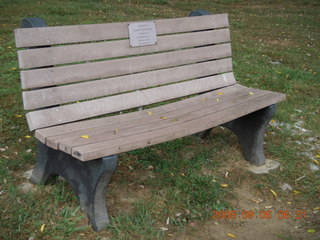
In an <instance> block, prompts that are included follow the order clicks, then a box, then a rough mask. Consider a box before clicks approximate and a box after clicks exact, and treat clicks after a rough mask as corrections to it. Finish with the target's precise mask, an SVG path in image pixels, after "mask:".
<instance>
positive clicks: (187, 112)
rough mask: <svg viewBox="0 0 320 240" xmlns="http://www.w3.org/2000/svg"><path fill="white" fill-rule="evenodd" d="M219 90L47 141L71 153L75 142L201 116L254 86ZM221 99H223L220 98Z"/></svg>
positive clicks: (119, 135)
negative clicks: (181, 102) (84, 137)
mask: <svg viewBox="0 0 320 240" xmlns="http://www.w3.org/2000/svg"><path fill="white" fill-rule="evenodd" d="M251 91H255V92H257V95H263V94H266V92H262V91H257V90H253V89H251ZM217 92H218V91H215V92H210V94H207V95H206V97H204V96H203V98H200V99H197V101H194V102H192V104H188V105H185V106H184V107H181V106H179V105H178V106H177V108H168V109H167V110H166V111H157V110H155V109H150V110H148V111H147V112H145V114H144V115H142V116H140V118H137V119H132V117H131V114H125V115H124V116H127V118H125V119H123V121H122V122H116V123H114V124H106V125H100V126H99V127H95V128H93V127H90V128H89V129H84V130H80V131H74V132H72V133H68V134H61V135H57V136H53V137H49V138H47V140H46V144H47V145H48V146H50V147H52V148H55V149H57V148H58V147H59V146H58V145H60V146H62V147H61V149H63V151H65V152H67V153H69V154H71V149H72V147H75V146H80V145H83V144H91V143H95V142H99V141H106V140H107V139H115V138H119V137H123V136H130V135H133V134H137V133H139V134H140V133H141V132H143V131H150V130H152V129H154V128H158V127H162V128H163V127H165V126H166V125H172V124H178V123H179V122H180V121H182V122H183V121H186V120H188V119H190V118H194V117H195V116H201V115H204V114H208V113H209V112H212V111H218V110H219V108H221V107H226V104H229V105H230V104H231V102H232V101H240V99H247V98H248V94H249V92H250V89H248V88H245V89H242V90H238V91H236V92H232V94H228V91H224V89H222V90H221V91H220V90H219V94H220V95H217ZM217 99H218V100H219V101H217ZM148 112H149V113H150V112H151V113H152V114H151V115H149V114H148ZM161 117H162V118H163V117H165V118H167V119H168V120H167V119H161ZM163 120H167V121H163ZM116 129H117V130H116ZM115 131H116V132H115ZM82 135H88V136H90V138H89V139H83V138H81V137H80V136H82ZM59 149H60V148H59Z"/></svg>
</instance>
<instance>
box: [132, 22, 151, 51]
mask: <svg viewBox="0 0 320 240" xmlns="http://www.w3.org/2000/svg"><path fill="white" fill-rule="evenodd" d="M129 39H130V46H131V47H140V46H147V45H154V44H156V43H157V32H156V25H155V22H153V21H150V22H137V23H129Z"/></svg>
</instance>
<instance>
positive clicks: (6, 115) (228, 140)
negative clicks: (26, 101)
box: [0, 0, 320, 239]
mask: <svg viewBox="0 0 320 240" xmlns="http://www.w3.org/2000/svg"><path fill="white" fill-rule="evenodd" d="M194 9H207V10H209V11H211V12H212V13H225V12H227V13H229V18H230V24H231V37H232V47H233V63H234V72H235V75H236V78H237V80H238V81H239V82H240V83H242V84H243V85H246V86H250V87H256V88H260V89H267V90H273V91H279V92H284V93H286V94H287V101H285V102H282V103H280V104H278V110H277V115H276V117H275V124H274V125H273V126H270V127H269V129H268V132H267V135H266V145H265V148H266V155H267V157H268V158H271V159H274V160H277V161H279V162H280V163H281V170H277V171H274V172H272V173H271V174H269V175H253V174H250V173H248V172H246V171H243V170H241V169H237V170H236V171H235V170H233V171H232V173H231V174H230V177H229V178H225V177H224V176H225V171H226V170H225V168H228V169H229V168H230V167H227V166H233V165H235V166H236V163H237V161H238V160H242V156H241V154H240V151H239V146H238V145H237V140H236V138H235V137H234V136H233V135H232V134H231V133H230V132H228V131H226V130H222V129H219V128H218V129H216V130H214V131H213V132H212V134H211V135H210V136H209V138H208V139H206V140H204V141H202V140H199V139H197V138H195V137H186V138H183V139H178V140H175V141H172V142H169V143H163V144H160V145H157V146H153V147H149V148H146V149H140V150H136V151H132V152H129V153H126V154H122V155H121V156H120V165H119V168H118V171H117V172H116V174H115V176H114V181H113V183H112V186H111V187H110V196H109V199H108V202H110V203H109V204H110V209H109V210H110V215H111V225H110V226H109V227H108V228H107V229H106V230H104V231H103V232H101V233H94V232H92V230H91V228H90V227H88V225H87V222H86V221H87V220H86V216H85V215H84V214H83V213H82V212H81V211H80V209H79V204H78V202H77V200H76V198H75V196H74V194H73V193H72V191H71V188H70V186H68V185H67V184H66V183H65V182H58V183H57V184H56V185H49V186H45V187H38V190H37V191H36V192H34V193H28V194H23V193H22V192H21V191H20V190H19V187H18V186H19V184H21V182H23V181H24V178H23V177H22V174H23V172H25V171H26V170H29V169H31V168H32V166H33V163H34V157H35V151H36V142H35V139H33V138H32V139H28V138H25V136H26V135H31V133H30V132H29V131H28V129H27V125H26V119H25V116H24V111H23V108H22V100H21V89H20V80H19V71H18V63H17V56H16V49H15V47H14V46H15V43H14V37H13V29H15V28H18V27H19V24H20V21H21V20H22V19H23V18H25V17H42V18H44V19H45V20H46V22H47V23H48V24H49V25H51V26H54V25H70V24H88V23H102V22H117V21H136V20H147V19H158V18H172V17H183V16H187V15H188V14H189V12H190V11H191V10H194ZM319 10H320V4H319V1H317V0H304V1H288V0H282V1H274V0H263V1H258V0H250V1H238V0H219V1H210V0H203V1H196V0H185V1H176V0H132V1H124V0H117V1H111V0H104V1H102V0H101V1H98V0H96V1H93V0H92V1H84V0H73V1H61V0H58V1H53V0H45V1H27V0H15V1H13V0H11V1H6V0H2V1H0V106H1V108H0V129H1V134H0V148H1V149H5V150H4V151H1V152H0V192H1V191H3V192H2V194H1V195H0V215H1V216H0V219H1V220H0V229H1V230H2V231H1V232H0V238H1V239H28V238H29V237H34V238H35V239H102V238H103V237H111V238H112V239H167V238H168V239H170V238H172V239H173V237H172V236H177V235H179V233H181V232H184V231H193V230H192V227H191V226H190V223H197V224H198V226H201V225H203V224H205V223H206V222H208V221H210V217H211V216H212V215H211V214H210V211H212V210H221V209H228V208H230V207H231V206H230V200H231V199H233V198H235V197H236V194H234V189H235V188H237V186H239V185H240V184H241V183H246V182H247V183H250V184H251V185H252V186H254V188H255V189H257V191H259V192H260V193H261V194H262V195H263V196H266V197H267V196H270V191H269V190H270V189H273V190H275V191H276V192H277V193H278V195H279V199H281V201H283V202H286V201H291V202H293V204H294V206H295V207H296V208H301V207H307V208H308V211H311V210H312V209H313V208H315V207H319V206H320V181H319V175H320V173H319V171H318V172H312V171H311V170H310V168H309V164H310V163H314V161H313V160H319V161H320V158H318V157H316V155H320V149H319V144H320V143H319V141H320V139H319V136H320V126H319V106H320V100H319V99H320V78H319V72H320V65H319V60H320V59H319V56H320V47H319V44H318V43H319V41H320V29H319V21H320V16H319ZM299 122H300V123H299ZM297 123H298V124H299V125H298V127H295V125H297ZM299 127H300V129H299ZM301 128H305V129H307V130H308V131H307V132H303V131H301ZM30 149H31V152H30ZM129 166H130V167H131V168H132V169H133V170H132V169H131V168H129ZM150 166H152V167H151V168H150ZM301 177H302V178H301ZM299 178H301V180H298V181H297V179H299ZM222 183H224V184H228V185H229V187H228V188H221V184H222ZM282 183H289V184H290V185H292V186H293V187H294V189H295V190H298V191H299V192H301V193H300V194H293V193H292V192H282V191H281V190H280V188H279V186H280V185H281V184H282ZM124 191H128V192H129V194H131V195H134V194H137V196H138V197H137V198H136V199H135V200H134V201H133V202H131V203H130V204H129V205H125V204H123V203H120V202H121V201H118V198H119V195H121V194H122V193H123V192H124ZM139 194H140V195H141V196H140V195H139ZM122 204H123V205H122ZM167 219H169V224H168V225H167V224H166V221H167ZM43 224H45V227H44V231H43V232H41V231H40V228H41V226H42V225H43ZM308 224H309V225H308V228H314V229H316V230H317V231H320V229H319V226H318V225H317V224H319V222H317V220H312V221H310V223H308ZM161 227H165V228H168V230H167V231H163V230H161V229H160V228H161ZM199 228H200V227H199ZM200 229H201V228H200ZM281 238H282V239H295V238H294V237H291V234H290V233H288V234H287V235H283V236H281Z"/></svg>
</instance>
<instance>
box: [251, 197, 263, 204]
mask: <svg viewBox="0 0 320 240" xmlns="http://www.w3.org/2000/svg"><path fill="white" fill-rule="evenodd" d="M262 201H263V200H262V199H260V198H258V199H251V202H254V203H257V204H258V203H261V202H262Z"/></svg>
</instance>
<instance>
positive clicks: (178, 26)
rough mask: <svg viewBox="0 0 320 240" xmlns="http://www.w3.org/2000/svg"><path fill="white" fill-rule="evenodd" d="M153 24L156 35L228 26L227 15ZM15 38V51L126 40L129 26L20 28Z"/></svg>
mask: <svg viewBox="0 0 320 240" xmlns="http://www.w3.org/2000/svg"><path fill="white" fill-rule="evenodd" d="M147 21H148V20H147ZM155 23H156V30H157V35H161V34H170V33H178V32H188V31H197V30H204V29H214V28H223V27H228V26H229V22H228V16H227V14H217V15H208V16H197V17H184V18H172V19H161V20H155ZM15 38H16V46H17V47H18V48H20V47H34V46H46V45H54V44H64V43H77V42H90V41H101V40H110V39H120V38H128V23H126V22H123V23H106V24H90V25H75V26H58V27H45V28H20V29H16V30H15Z"/></svg>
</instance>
